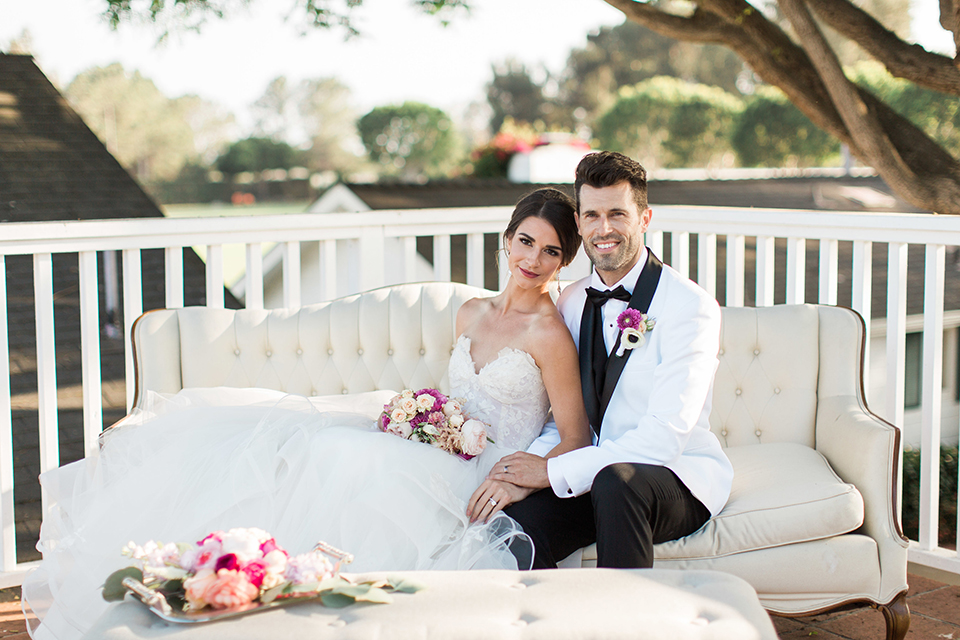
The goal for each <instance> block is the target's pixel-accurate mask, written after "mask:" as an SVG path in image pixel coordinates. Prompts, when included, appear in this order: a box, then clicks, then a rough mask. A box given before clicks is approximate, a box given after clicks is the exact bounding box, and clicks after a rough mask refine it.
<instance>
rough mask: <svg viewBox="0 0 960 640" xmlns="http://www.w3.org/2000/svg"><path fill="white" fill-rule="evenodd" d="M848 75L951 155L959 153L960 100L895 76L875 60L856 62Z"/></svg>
mask: <svg viewBox="0 0 960 640" xmlns="http://www.w3.org/2000/svg"><path fill="white" fill-rule="evenodd" d="M849 75H850V77H851V78H852V79H853V81H854V82H856V83H857V84H859V85H860V86H862V87H864V88H865V89H867V90H869V91H870V92H871V93H873V94H874V95H875V96H877V97H878V98H880V99H881V100H883V101H884V102H886V103H887V105H889V106H890V107H891V108H892V109H893V110H894V111H896V112H898V113H899V114H900V115H902V116H904V117H906V118H907V119H909V120H910V121H911V122H913V124H915V125H917V126H918V127H919V128H920V129H922V130H923V132H924V133H926V134H927V135H928V136H930V138H932V139H933V140H934V141H935V142H937V144H940V145H941V146H943V148H944V149H946V150H947V151H948V152H949V153H950V154H951V155H953V156H957V155H960V100H958V99H957V96H954V95H948V94H945V93H939V92H937V91H932V90H930V89H924V88H923V87H918V86H917V85H915V84H913V83H912V82H907V81H906V80H901V79H899V78H894V77H893V76H891V75H890V74H889V73H888V72H887V71H886V69H885V68H884V67H883V66H882V65H880V64H879V63H876V62H864V63H860V64H858V65H855V66H854V67H853V68H852V69H851V70H850V71H849Z"/></svg>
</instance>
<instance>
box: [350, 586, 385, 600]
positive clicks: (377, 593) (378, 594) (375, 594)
mask: <svg viewBox="0 0 960 640" xmlns="http://www.w3.org/2000/svg"><path fill="white" fill-rule="evenodd" d="M354 600H356V601H357V602H372V603H373V604H390V603H391V602H393V598H391V597H390V594H389V593H387V592H386V591H384V590H383V589H380V588H378V587H370V588H369V589H367V592H366V593H364V594H362V595H357V596H354Z"/></svg>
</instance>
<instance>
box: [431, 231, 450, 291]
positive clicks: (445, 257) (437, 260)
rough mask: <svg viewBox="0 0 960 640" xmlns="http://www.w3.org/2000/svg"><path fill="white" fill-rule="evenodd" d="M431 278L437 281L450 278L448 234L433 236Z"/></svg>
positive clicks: (444, 280) (446, 280)
mask: <svg viewBox="0 0 960 640" xmlns="http://www.w3.org/2000/svg"><path fill="white" fill-rule="evenodd" d="M433 279H434V280H436V281H438V282H448V281H449V280H450V236H449V235H448V234H440V235H436V236H433Z"/></svg>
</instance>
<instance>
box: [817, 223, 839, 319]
mask: <svg viewBox="0 0 960 640" xmlns="http://www.w3.org/2000/svg"><path fill="white" fill-rule="evenodd" d="M839 245H840V243H839V242H838V241H837V240H833V239H824V240H821V241H820V296H819V298H818V300H819V301H820V304H837V281H838V279H839V273H838V269H839V255H840V249H839Z"/></svg>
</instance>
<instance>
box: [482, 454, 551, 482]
mask: <svg viewBox="0 0 960 640" xmlns="http://www.w3.org/2000/svg"><path fill="white" fill-rule="evenodd" d="M487 478H489V479H490V480H501V481H503V482H510V483H512V484H515V485H517V486H520V487H527V488H529V489H546V488H547V487H549V486H550V477H549V476H548V475H547V460H546V458H541V457H540V456H535V455H533V454H532V453H526V452H523V451H518V452H516V453H511V454H510V455H508V456H505V457H504V458H502V459H501V460H500V462H498V463H497V464H495V465H494V466H493V468H492V469H491V470H490V473H488V474H487Z"/></svg>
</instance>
